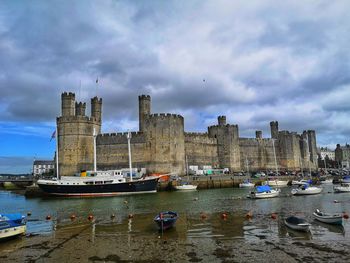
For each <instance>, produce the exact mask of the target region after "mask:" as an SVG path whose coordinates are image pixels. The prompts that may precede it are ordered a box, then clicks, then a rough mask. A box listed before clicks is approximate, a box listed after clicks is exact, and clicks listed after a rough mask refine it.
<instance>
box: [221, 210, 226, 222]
mask: <svg viewBox="0 0 350 263" xmlns="http://www.w3.org/2000/svg"><path fill="white" fill-rule="evenodd" d="M221 218H222V219H224V220H226V219H227V213H226V212H224V213H222V214H221Z"/></svg>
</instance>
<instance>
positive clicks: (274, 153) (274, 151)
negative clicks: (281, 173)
mask: <svg viewBox="0 0 350 263" xmlns="http://www.w3.org/2000/svg"><path fill="white" fill-rule="evenodd" d="M272 147H273V157H274V158H275V166H276V175H278V167H277V159H276V150H275V139H272Z"/></svg>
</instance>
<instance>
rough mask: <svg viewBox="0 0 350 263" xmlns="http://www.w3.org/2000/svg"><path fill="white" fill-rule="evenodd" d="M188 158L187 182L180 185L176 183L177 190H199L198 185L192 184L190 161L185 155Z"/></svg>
mask: <svg viewBox="0 0 350 263" xmlns="http://www.w3.org/2000/svg"><path fill="white" fill-rule="evenodd" d="M185 159H186V176H187V182H182V183H181V184H180V185H176V186H175V189H176V190H182V191H184V190H187V191H189V190H197V185H193V184H190V182H189V181H190V177H189V175H188V162H187V156H185Z"/></svg>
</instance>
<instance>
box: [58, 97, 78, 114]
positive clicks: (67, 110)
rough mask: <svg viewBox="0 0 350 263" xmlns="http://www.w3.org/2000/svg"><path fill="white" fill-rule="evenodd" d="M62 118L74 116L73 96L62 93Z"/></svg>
mask: <svg viewBox="0 0 350 263" xmlns="http://www.w3.org/2000/svg"><path fill="white" fill-rule="evenodd" d="M61 101H62V104H61V106H62V116H74V114H75V94H74V93H71V92H69V93H67V92H64V93H62V95H61Z"/></svg>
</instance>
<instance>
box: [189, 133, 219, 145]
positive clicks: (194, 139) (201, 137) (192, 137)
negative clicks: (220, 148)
mask: <svg viewBox="0 0 350 263" xmlns="http://www.w3.org/2000/svg"><path fill="white" fill-rule="evenodd" d="M185 142H186V143H196V144H199V143H201V144H213V145H216V144H217V139H216V138H212V137H209V134H208V133H201V132H185Z"/></svg>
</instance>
